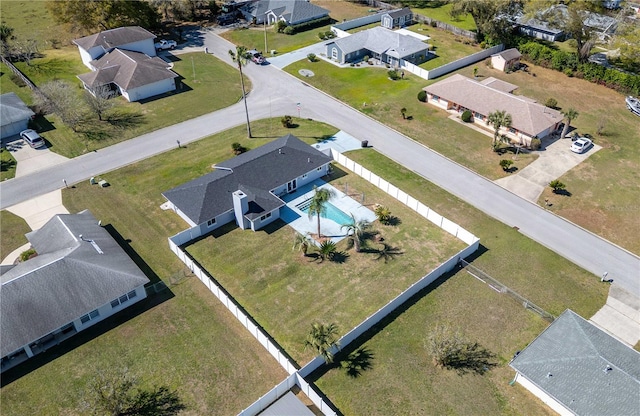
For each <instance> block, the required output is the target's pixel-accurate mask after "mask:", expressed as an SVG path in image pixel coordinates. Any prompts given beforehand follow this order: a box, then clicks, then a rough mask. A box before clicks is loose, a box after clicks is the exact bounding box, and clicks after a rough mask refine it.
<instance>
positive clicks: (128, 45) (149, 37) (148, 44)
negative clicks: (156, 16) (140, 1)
mask: <svg viewBox="0 0 640 416" xmlns="http://www.w3.org/2000/svg"><path fill="white" fill-rule="evenodd" d="M155 38H156V36H155V35H154V34H153V33H151V32H149V31H148V30H146V29H143V28H141V27H140V26H125V27H118V28H116V29H110V30H105V31H103V32H99V33H95V34H93V35H89V36H85V37H83V38H80V39H75V40H74V41H73V43H74V44H75V45H77V46H78V52H80V57H81V58H82V63H83V64H85V65H86V66H87V67H89V69H91V70H92V71H93V65H91V61H94V60H96V59H98V58H100V57H101V56H102V55H104V54H106V53H109V52H111V51H112V50H114V49H115V48H119V49H125V50H127V51H134V52H140V53H144V54H147V55H149V56H156V48H155V46H154V44H153V42H154V39H155Z"/></svg>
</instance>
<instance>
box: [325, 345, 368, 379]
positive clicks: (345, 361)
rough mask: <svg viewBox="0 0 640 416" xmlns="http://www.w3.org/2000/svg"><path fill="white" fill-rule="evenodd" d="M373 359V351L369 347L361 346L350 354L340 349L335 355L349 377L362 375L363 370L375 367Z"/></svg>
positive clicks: (335, 360) (336, 360) (335, 358)
mask: <svg viewBox="0 0 640 416" xmlns="http://www.w3.org/2000/svg"><path fill="white" fill-rule="evenodd" d="M342 357H344V358H342ZM373 359H374V354H373V352H372V351H371V350H370V349H369V348H367V347H361V348H358V349H357V350H355V351H352V352H350V353H348V354H347V353H346V351H340V353H338V354H337V356H336V357H334V362H336V363H338V365H339V366H340V367H342V368H343V369H344V370H345V372H346V373H347V375H348V376H349V377H351V378H358V377H360V376H361V375H362V372H363V371H367V370H371V369H372V368H373V363H372V362H373Z"/></svg>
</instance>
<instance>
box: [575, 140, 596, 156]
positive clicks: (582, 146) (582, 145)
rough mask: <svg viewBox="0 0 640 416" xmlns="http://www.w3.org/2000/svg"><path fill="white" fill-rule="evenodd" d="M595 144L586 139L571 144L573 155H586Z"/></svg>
mask: <svg viewBox="0 0 640 416" xmlns="http://www.w3.org/2000/svg"><path fill="white" fill-rule="evenodd" d="M592 144H593V142H592V141H591V140H589V139H587V138H586V137H581V138H579V139H578V140H576V141H575V142H573V143H571V151H572V152H573V153H584V152H585V151H586V150H587V149H588V148H590V147H591V145H592Z"/></svg>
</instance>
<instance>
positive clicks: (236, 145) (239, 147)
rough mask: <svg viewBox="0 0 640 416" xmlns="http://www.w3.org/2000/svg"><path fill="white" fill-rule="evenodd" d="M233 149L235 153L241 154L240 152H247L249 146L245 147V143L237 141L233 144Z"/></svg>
mask: <svg viewBox="0 0 640 416" xmlns="http://www.w3.org/2000/svg"><path fill="white" fill-rule="evenodd" d="M231 150H233V153H234V154H235V155H239V154H242V153H244V152H246V151H247V148H246V147H244V146H243V145H241V144H240V143H238V142H235V143H232V144H231Z"/></svg>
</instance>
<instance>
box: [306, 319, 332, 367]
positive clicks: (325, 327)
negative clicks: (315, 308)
mask: <svg viewBox="0 0 640 416" xmlns="http://www.w3.org/2000/svg"><path fill="white" fill-rule="evenodd" d="M338 338H339V337H338V326H337V325H336V324H334V323H330V324H322V323H319V322H314V323H313V324H311V330H310V331H309V335H307V339H306V340H305V342H304V345H305V348H311V349H313V350H314V351H317V352H318V354H320V355H322V357H323V358H324V361H325V362H326V363H327V364H329V363H331V362H333V354H332V353H331V348H332V347H333V346H334V345H335V346H337V347H340V343H339V342H338Z"/></svg>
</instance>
